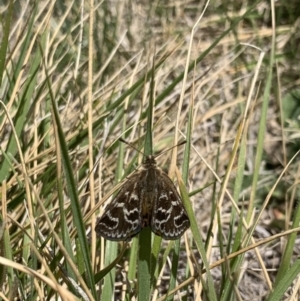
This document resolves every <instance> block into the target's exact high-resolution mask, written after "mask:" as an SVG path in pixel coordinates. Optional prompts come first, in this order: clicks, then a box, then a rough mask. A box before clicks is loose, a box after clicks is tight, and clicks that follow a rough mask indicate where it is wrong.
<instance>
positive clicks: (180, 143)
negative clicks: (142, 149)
mask: <svg viewBox="0 0 300 301" xmlns="http://www.w3.org/2000/svg"><path fill="white" fill-rule="evenodd" d="M186 142H187V141H186V140H183V141H181V142H178V143H177V144H176V145H173V146H172V147H170V148H168V149H166V150H164V151H162V152H161V153H160V154H157V155H156V156H155V158H157V157H159V156H160V155H162V154H164V153H166V152H168V151H170V150H171V149H173V148H175V147H178V146H180V145H183V144H186Z"/></svg>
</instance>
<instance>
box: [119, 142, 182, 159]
mask: <svg viewBox="0 0 300 301" xmlns="http://www.w3.org/2000/svg"><path fill="white" fill-rule="evenodd" d="M119 141H121V142H123V143H125V144H127V145H129V146H130V147H132V148H133V149H135V150H136V151H137V152H139V153H140V154H142V155H144V156H145V154H144V153H143V152H142V151H140V150H139V149H137V148H136V147H135V146H134V145H132V144H131V143H129V142H128V141H126V140H124V139H123V138H119ZM186 142H187V141H186V140H183V141H181V142H178V143H177V144H176V145H173V146H172V147H170V148H168V149H166V150H164V151H162V152H161V153H159V154H157V155H156V156H155V158H157V157H159V156H160V155H162V154H164V153H166V152H168V151H170V150H171V149H173V148H175V147H178V146H180V145H183V144H186Z"/></svg>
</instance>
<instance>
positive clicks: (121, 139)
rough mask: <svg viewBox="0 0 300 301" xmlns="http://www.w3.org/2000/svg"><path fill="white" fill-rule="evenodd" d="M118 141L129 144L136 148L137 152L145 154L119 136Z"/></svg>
mask: <svg viewBox="0 0 300 301" xmlns="http://www.w3.org/2000/svg"><path fill="white" fill-rule="evenodd" d="M119 141H121V142H123V143H125V144H127V145H129V146H130V147H131V148H133V149H134V150H136V151H137V152H138V153H140V154H142V155H143V156H145V154H144V153H143V152H142V151H140V150H139V149H137V148H136V147H135V146H134V145H133V144H131V143H129V142H128V141H126V140H124V139H123V138H119Z"/></svg>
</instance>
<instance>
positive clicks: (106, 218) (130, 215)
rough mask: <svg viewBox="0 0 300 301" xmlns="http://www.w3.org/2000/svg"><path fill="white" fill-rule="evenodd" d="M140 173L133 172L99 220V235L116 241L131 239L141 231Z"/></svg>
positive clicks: (97, 227) (97, 228) (97, 229)
mask: <svg viewBox="0 0 300 301" xmlns="http://www.w3.org/2000/svg"><path fill="white" fill-rule="evenodd" d="M138 180H139V174H138V173H136V174H133V175H132V176H131V177H130V178H129V179H128V180H127V181H126V182H125V184H124V185H123V186H122V188H121V189H120V191H119V193H118V194H117V195H116V197H115V198H114V199H113V200H112V201H111V203H110V204H109V205H108V206H107V208H106V209H105V212H104V213H103V215H102V217H101V218H100V220H99V221H98V222H97V225H96V227H95V231H96V233H97V234H98V235H100V236H102V237H104V238H106V239H109V240H114V241H121V240H129V239H130V238H131V237H133V236H135V235H136V234H137V233H139V232H140V231H141V228H142V217H141V200H140V195H141V194H140V187H139V181H138Z"/></svg>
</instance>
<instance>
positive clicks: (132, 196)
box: [95, 139, 190, 241]
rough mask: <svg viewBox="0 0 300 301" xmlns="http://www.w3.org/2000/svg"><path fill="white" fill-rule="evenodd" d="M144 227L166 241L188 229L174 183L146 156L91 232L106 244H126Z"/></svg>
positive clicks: (151, 158) (185, 214)
mask: <svg viewBox="0 0 300 301" xmlns="http://www.w3.org/2000/svg"><path fill="white" fill-rule="evenodd" d="M120 140H121V139H120ZM121 141H123V142H125V141H124V140H121ZM125 143H126V142H125ZM144 227H150V228H151V230H152V232H154V233H155V234H156V235H158V236H161V237H162V238H164V239H166V240H175V239H178V238H180V237H181V236H182V235H183V233H184V232H185V231H186V230H187V229H188V228H189V227H190V221H189V218H188V215H187V213H186V210H185V208H184V206H183V203H182V200H181V197H180V195H179V193H178V191H177V189H176V187H175V185H174V183H173V182H172V180H171V179H170V178H169V176H168V175H167V174H166V173H165V172H163V171H162V170H161V169H160V168H159V167H158V166H157V164H156V160H155V157H154V156H146V157H145V160H144V162H143V164H142V168H141V169H140V170H137V171H136V172H135V173H133V175H131V176H130V177H129V178H128V179H127V181H126V182H125V183H124V185H123V186H122V187H121V189H120V191H119V192H118V194H117V195H116V197H115V198H114V199H113V200H112V201H111V203H110V204H109V205H108V206H107V207H106V209H105V212H104V214H103V215H102V217H101V218H100V220H99V221H98V222H97V225H96V227H95V231H96V233H97V235H99V236H102V237H104V238H106V239H109V240H113V241H122V240H123V241H128V240H130V239H131V238H132V237H133V236H135V235H137V234H138V233H139V232H140V231H141V230H142V229H143V228H144Z"/></svg>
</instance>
